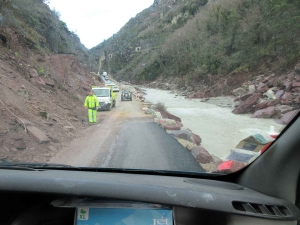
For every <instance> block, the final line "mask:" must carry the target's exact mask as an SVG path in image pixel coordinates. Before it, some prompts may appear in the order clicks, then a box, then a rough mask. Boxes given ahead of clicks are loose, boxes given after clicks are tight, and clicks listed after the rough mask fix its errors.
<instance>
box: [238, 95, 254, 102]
mask: <svg viewBox="0 0 300 225" xmlns="http://www.w3.org/2000/svg"><path fill="white" fill-rule="evenodd" d="M250 96H252V94H245V95H243V96H242V97H240V99H239V101H245V100H246V99H247V98H249V97H250Z"/></svg>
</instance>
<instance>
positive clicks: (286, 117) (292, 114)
mask: <svg viewBox="0 0 300 225" xmlns="http://www.w3.org/2000/svg"><path fill="white" fill-rule="evenodd" d="M298 112H299V109H297V110H293V111H290V112H287V113H285V114H284V115H283V116H282V117H281V118H280V119H276V120H275V122H276V123H279V124H282V125H287V124H288V123H289V122H290V121H291V120H292V119H293V118H294V117H295V116H296V115H297V113H298Z"/></svg>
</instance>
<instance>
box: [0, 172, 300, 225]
mask: <svg viewBox="0 0 300 225" xmlns="http://www.w3.org/2000/svg"><path fill="white" fill-rule="evenodd" d="M0 197H1V202H2V204H1V210H0V218H1V219H0V224H12V225H21V224H24V225H27V224H31V225H32V224H39V225H42V224H51V225H54V224H55V225H60V224H76V223H75V221H76V209H78V207H87V208H101V207H102V206H103V203H111V202H113V203H114V204H115V205H110V207H109V208H113V209H116V208H131V209H132V208H133V209H138V208H140V207H139V206H141V205H142V206H145V205H146V206H151V207H154V208H164V209H168V210H170V211H171V212H172V220H173V224H182V225H187V224H214V225H216V224H297V220H298V219H299V215H300V213H299V210H298V208H297V207H296V206H295V205H293V204H292V203H290V202H288V201H285V200H282V199H279V198H274V197H271V196H268V195H265V194H263V193H259V192H257V191H255V190H252V189H249V188H247V187H244V186H242V185H238V184H235V183H229V182H224V181H217V180H209V179H200V178H191V177H178V176H168V175H145V174H130V173H118V172H91V171H69V170H43V169H41V170H28V171H24V170H15V169H12V170H8V169H7V170H4V169H2V170H0ZM124 206H125V207H124ZM106 208H107V207H106ZM77 224H80V223H77ZM81 224H88V223H81ZM112 224H114V223H112ZM115 224H117V223H115ZM93 225H94V224H93Z"/></svg>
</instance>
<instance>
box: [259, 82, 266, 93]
mask: <svg viewBox="0 0 300 225" xmlns="http://www.w3.org/2000/svg"><path fill="white" fill-rule="evenodd" d="M268 89H269V87H268V85H266V84H264V83H260V84H259V85H258V87H257V90H258V91H259V92H260V93H264V92H266V91H267V90H268Z"/></svg>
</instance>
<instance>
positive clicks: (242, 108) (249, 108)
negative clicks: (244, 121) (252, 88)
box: [232, 93, 262, 114]
mask: <svg viewBox="0 0 300 225" xmlns="http://www.w3.org/2000/svg"><path fill="white" fill-rule="evenodd" d="M261 96H262V94H261V93H255V94H253V95H252V96H250V97H249V98H247V99H246V100H245V101H242V102H241V103H240V104H239V105H238V106H237V107H236V108H235V109H234V110H233V111H232V112H233V113H234V114H243V113H250V112H253V110H254V107H253V106H254V105H255V104H256V103H257V101H258V100H259V99H260V97H261Z"/></svg>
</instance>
